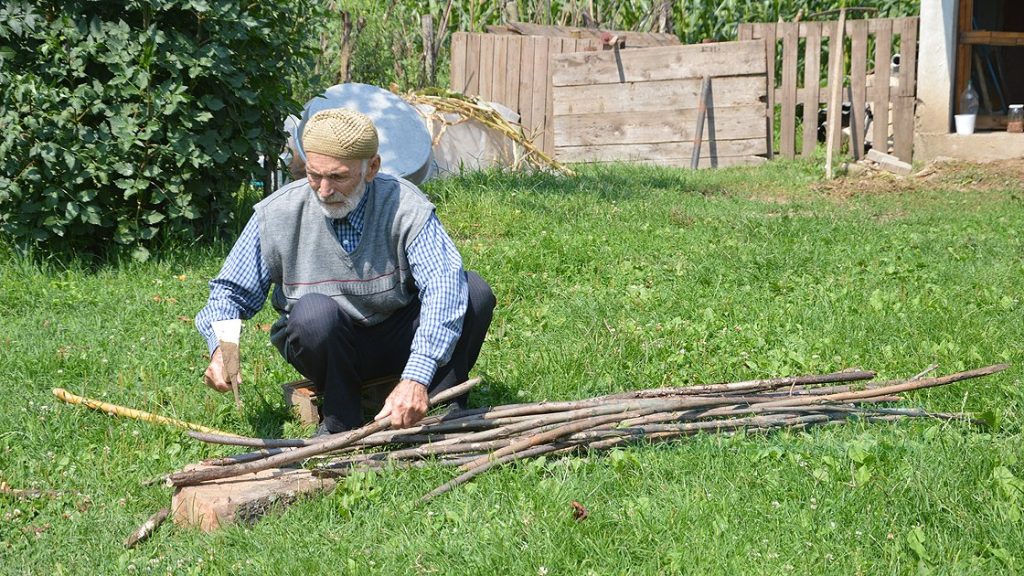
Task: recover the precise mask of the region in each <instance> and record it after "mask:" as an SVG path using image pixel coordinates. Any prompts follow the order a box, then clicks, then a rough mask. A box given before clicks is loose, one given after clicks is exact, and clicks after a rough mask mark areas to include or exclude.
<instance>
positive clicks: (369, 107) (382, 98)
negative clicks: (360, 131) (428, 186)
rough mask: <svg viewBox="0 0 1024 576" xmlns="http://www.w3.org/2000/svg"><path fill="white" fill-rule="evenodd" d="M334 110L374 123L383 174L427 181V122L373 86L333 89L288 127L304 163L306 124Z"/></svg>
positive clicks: (312, 102) (406, 105)
mask: <svg viewBox="0 0 1024 576" xmlns="http://www.w3.org/2000/svg"><path fill="white" fill-rule="evenodd" d="M332 108H347V109H350V110H355V111H357V112H361V113H363V114H366V115H367V116H368V117H369V118H370V119H371V120H373V124H374V126H376V127H377V137H378V139H379V141H380V146H379V148H378V153H379V154H380V159H381V172H384V173H385V174H390V175H392V176H398V177H400V178H405V179H406V180H409V181H410V182H413V183H416V184H419V183H421V182H423V181H425V180H426V179H427V177H428V175H429V174H428V173H429V172H430V166H431V164H432V155H431V140H430V133H429V132H427V129H426V127H425V126H424V125H423V118H422V117H421V116H420V114H419V112H417V111H416V110H415V109H414V108H413V107H412V106H410V105H409V104H408V103H406V101H405V100H402V99H401V98H399V97H398V96H396V95H395V94H393V93H391V92H389V91H387V90H384V89H382V88H378V87H377V86H371V85H369V84H359V83H355V82H351V83H348V84H338V85H335V86H331V87H330V88H328V89H327V90H326V91H325V92H324V94H323V95H322V96H317V97H316V98H313V99H312V100H310V101H309V102H307V103H306V106H305V108H304V110H303V112H302V119H301V120H300V121H299V122H298V125H295V123H291V126H289V123H287V122H286V123H285V129H286V130H288V132H289V133H290V134H291V135H292V137H293V138H294V140H295V143H296V149H297V151H298V153H299V156H300V157H301V158H302V160H303V161H305V160H306V152H305V151H304V150H303V149H302V131H303V130H304V129H305V127H306V122H307V121H308V120H309V118H310V117H312V116H313V115H314V114H316V113H317V112H319V111H321V110H328V109H332Z"/></svg>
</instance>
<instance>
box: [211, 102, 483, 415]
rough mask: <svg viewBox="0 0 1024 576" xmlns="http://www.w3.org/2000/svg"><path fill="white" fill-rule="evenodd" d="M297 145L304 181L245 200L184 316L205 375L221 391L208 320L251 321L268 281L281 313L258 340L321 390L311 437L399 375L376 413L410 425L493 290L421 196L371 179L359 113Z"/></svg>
mask: <svg viewBox="0 0 1024 576" xmlns="http://www.w3.org/2000/svg"><path fill="white" fill-rule="evenodd" d="M302 145H303V148H304V150H305V152H306V160H307V162H306V173H307V178H305V179H302V180H298V181H296V182H293V183H291V184H288V185H287V186H284V187H283V188H281V189H280V190H278V191H276V192H274V193H273V194H271V195H270V196H269V197H267V198H266V199H264V200H263V201H261V202H259V203H258V204H257V205H256V207H255V213H254V214H253V216H252V218H251V219H250V220H249V223H248V224H247V225H246V227H245V230H243V232H242V235H241V237H240V238H239V239H238V241H237V242H236V244H235V246H234V248H232V250H231V253H230V254H229V255H228V258H227V260H226V261H225V263H224V266H223V268H222V269H221V271H220V274H218V276H217V277H216V278H214V279H213V280H212V281H211V282H210V299H209V301H208V302H207V304H206V307H205V308H203V310H202V311H201V312H200V313H199V314H198V315H197V316H196V327H197V329H198V330H199V332H200V333H201V334H202V335H203V336H204V337H205V338H206V341H207V345H208V346H209V350H210V358H211V360H210V365H209V367H208V368H207V369H206V373H205V375H204V379H205V381H206V384H207V385H209V386H211V387H212V388H214V389H216V390H219V391H221V392H225V391H227V390H230V389H231V383H230V382H227V381H226V380H225V378H224V376H223V372H222V371H223V364H224V358H223V355H222V353H221V349H220V348H219V346H218V341H217V337H216V335H215V334H214V332H213V330H212V328H211V326H212V323H213V322H214V321H216V320H225V319H234V318H243V319H247V318H250V317H252V316H253V315H254V314H256V312H258V311H259V310H260V308H262V306H263V302H264V301H265V299H266V296H267V292H268V290H269V289H270V286H271V284H273V285H274V291H273V294H272V296H271V303H272V304H273V306H274V308H276V309H277V311H278V312H279V313H280V317H279V318H278V320H277V322H276V323H275V324H274V325H273V327H272V328H271V330H270V341H271V342H272V343H273V344H274V345H275V346H276V347H277V349H278V350H279V351H280V352H281V355H282V356H284V358H285V359H286V360H287V361H288V362H289V363H291V364H292V365H293V366H294V367H295V368H296V369H297V370H298V371H299V372H300V373H301V374H303V375H304V376H306V377H307V378H309V379H310V380H312V381H313V383H314V384H315V385H316V388H317V391H318V393H320V394H321V395H322V397H323V403H322V405H321V408H320V419H321V420H320V425H319V427H318V428H317V435H324V434H334V433H337V432H342V431H344V430H348V429H352V428H356V427H358V426H360V425H361V424H362V413H361V405H360V396H361V394H360V392H361V385H362V383H363V382H364V381H366V380H370V379H373V378H378V377H381V376H387V375H391V374H397V373H398V372H399V371H401V381H400V382H399V383H398V385H397V386H396V387H395V388H394V390H393V391H392V392H391V394H390V395H389V396H388V398H387V400H386V402H385V404H384V406H383V408H382V410H381V412H380V414H378V417H381V416H382V415H384V414H385V413H387V412H388V411H390V412H391V422H392V424H393V425H394V426H396V427H405V426H411V425H412V424H414V423H416V422H417V421H418V420H419V419H421V418H422V417H423V415H424V414H425V413H426V411H427V407H428V403H427V398H428V393H433V392H436V391H439V390H443V389H446V388H450V387H451V386H454V385H455V384H458V383H460V382H462V381H464V380H466V379H467V378H468V373H469V370H470V369H471V368H472V367H473V364H474V363H475V362H476V358H477V355H478V354H479V352H480V348H481V346H482V344H483V340H484V336H485V334H486V332H487V328H488V326H489V325H490V322H491V314H492V312H493V309H494V304H495V301H494V295H493V294H492V293H491V289H490V287H489V286H488V285H487V283H486V282H484V281H483V280H482V279H481V278H480V277H479V276H478V275H477V274H475V273H473V272H468V273H467V272H466V271H464V270H463V268H462V258H461V256H460V255H459V252H458V250H457V249H456V248H455V245H454V244H453V243H452V240H451V238H449V237H448V234H447V233H446V232H445V230H444V228H443V227H442V226H441V223H440V221H439V220H438V219H437V216H436V214H434V206H433V205H432V204H431V203H430V202H429V201H428V200H427V198H426V197H425V196H424V195H423V193H422V192H420V191H419V190H418V189H417V188H416V187H415V186H414V185H413V184H411V183H409V182H407V181H405V180H402V179H400V178H395V177H392V176H388V175H385V174H382V173H380V172H379V171H380V155H378V154H377V145H378V138H377V131H376V129H375V128H374V126H373V123H372V122H371V121H370V119H369V118H367V117H366V116H364V115H362V114H360V113H358V112H354V111H350V110H344V109H331V110H323V111H320V112H318V113H317V114H315V115H314V116H313V117H312V118H310V119H309V121H308V122H307V124H306V127H305V129H304V130H303V134H302ZM238 382H240V379H239V380H238V381H236V384H237V383H238ZM464 402H465V398H463V399H462V400H461V402H460V403H464Z"/></svg>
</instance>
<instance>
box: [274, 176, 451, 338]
mask: <svg viewBox="0 0 1024 576" xmlns="http://www.w3.org/2000/svg"><path fill="white" fill-rule="evenodd" d="M314 194H315V193H314V192H313V189H312V188H310V187H309V184H308V183H307V181H306V180H305V179H303V180H298V181H296V182H293V183H291V184H288V185H287V186H285V187H283V188H281V189H280V190H278V191H277V192H274V193H273V194H271V195H270V196H268V197H267V198H265V199H264V200H262V201H261V202H259V203H258V204H256V207H255V210H256V214H257V216H258V217H259V224H260V250H261V251H262V252H263V260H264V262H266V264H267V268H268V270H269V272H270V279H271V281H272V282H273V284H274V291H273V294H272V295H271V298H270V301H271V303H272V304H273V305H274V308H275V309H277V311H278V312H279V313H280V314H281V317H280V318H278V320H277V322H276V323H274V326H273V327H272V328H271V329H270V341H271V342H273V343H274V345H275V346H277V348H278V349H279V350H282V351H283V350H284V337H285V332H284V330H283V328H284V327H285V326H286V325H287V323H288V313H289V312H290V311H291V309H292V306H294V305H295V303H296V302H297V301H298V300H299V298H301V297H302V296H304V295H306V294H311V293H317V294H324V295H326V296H330V297H331V298H333V299H334V301H335V302H337V303H338V305H339V306H341V308H342V310H343V311H344V312H345V313H346V314H348V316H349V317H350V318H352V320H353V321H354V322H355V323H357V324H360V325H363V326H372V325H374V324H378V323H380V322H383V321H384V320H385V319H386V318H387V317H388V316H390V315H391V314H392V313H394V312H395V311H396V310H398V309H400V308H402V307H404V306H406V305H408V304H409V303H410V302H412V300H413V298H415V297H416V295H417V291H416V285H415V283H414V281H413V277H412V272H411V270H410V268H409V261H408V260H407V259H406V250H407V249H408V247H409V244H410V243H412V241H413V240H414V239H415V238H416V236H417V235H419V233H420V230H421V229H422V228H423V225H424V224H425V223H426V222H427V219H429V218H430V215H431V214H432V213H433V211H434V205H433V204H431V203H430V201H429V200H427V198H426V197H425V196H424V195H423V193H422V192H420V191H419V189H417V188H416V187H415V186H413V185H412V184H411V183H409V182H407V181H405V180H401V179H398V178H395V177H393V176H388V175H384V174H378V176H377V177H376V178H374V180H373V182H372V183H370V184H368V185H367V188H366V213H365V217H364V219H363V233H362V236H361V237H360V239H359V245H358V246H357V247H356V249H355V250H353V251H352V253H351V254H348V253H346V252H345V250H344V249H343V248H342V247H341V243H340V242H339V241H338V238H337V236H336V235H335V233H334V228H333V227H332V225H331V221H330V220H329V219H328V218H327V217H326V216H324V214H323V212H321V211H320V208H319V206H318V205H317V201H316V198H315V197H314Z"/></svg>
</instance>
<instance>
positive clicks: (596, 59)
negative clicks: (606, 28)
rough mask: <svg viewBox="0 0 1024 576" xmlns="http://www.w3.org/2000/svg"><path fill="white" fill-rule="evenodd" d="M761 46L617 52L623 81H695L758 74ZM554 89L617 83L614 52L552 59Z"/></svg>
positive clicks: (697, 46) (731, 44) (762, 59)
mask: <svg viewBox="0 0 1024 576" xmlns="http://www.w3.org/2000/svg"><path fill="white" fill-rule="evenodd" d="M763 46H764V44H763V43H762V42H758V41H756V40H755V41H749V42H721V43H718V44H695V45H687V46H672V47H662V48H637V49H633V50H622V51H620V52H619V54H621V58H622V67H623V71H624V72H625V80H626V81H627V82H636V81H649V80H673V79H678V78H695V77H696V78H699V77H700V76H702V75H703V73H704V71H707V70H712V71H714V73H715V75H716V76H719V75H720V76H737V75H742V74H761V73H763V72H764V70H765V67H766V63H765V62H766V60H765V54H764V48H763ZM551 81H552V82H553V83H554V85H555V86H573V85H583V84H615V83H618V82H620V79H619V68H618V65H617V63H616V60H615V52H614V51H611V50H602V51H598V52H576V53H572V54H562V55H558V56H554V57H553V58H552V73H551Z"/></svg>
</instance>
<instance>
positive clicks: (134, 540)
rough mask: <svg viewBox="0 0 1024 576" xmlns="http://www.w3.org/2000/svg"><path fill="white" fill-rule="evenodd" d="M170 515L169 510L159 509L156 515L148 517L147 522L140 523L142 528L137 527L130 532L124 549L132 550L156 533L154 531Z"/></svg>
mask: <svg viewBox="0 0 1024 576" xmlns="http://www.w3.org/2000/svg"><path fill="white" fill-rule="evenodd" d="M170 513H171V510H170V509H169V508H161V509H160V510H159V511H158V512H157V513H156V514H153V515H152V516H150V517H149V519H148V520H146V521H145V522H143V523H142V526H139V528H138V529H137V530H135V532H132V534H131V536H129V537H128V538H126V539H125V541H124V547H125V548H134V547H135V545H136V544H138V543H139V542H144V541H145V540H146V539H147V538H149V537H150V536H152V535H153V533H154V532H156V529H157V528H159V527H160V525H161V524H163V522H164V520H166V519H167V515H168V514H170Z"/></svg>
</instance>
